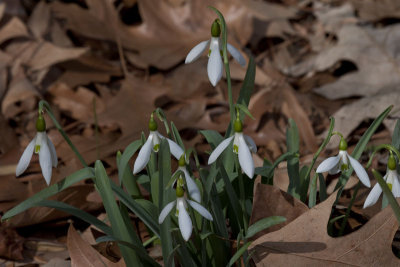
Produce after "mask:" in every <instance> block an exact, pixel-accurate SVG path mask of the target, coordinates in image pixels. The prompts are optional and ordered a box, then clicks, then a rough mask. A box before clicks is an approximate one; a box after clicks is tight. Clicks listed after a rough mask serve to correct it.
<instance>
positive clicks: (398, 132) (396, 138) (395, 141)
mask: <svg viewBox="0 0 400 267" xmlns="http://www.w3.org/2000/svg"><path fill="white" fill-rule="evenodd" d="M392 146H394V148H396V149H397V150H400V119H399V120H397V122H396V126H395V127H394V131H393V136H392Z"/></svg>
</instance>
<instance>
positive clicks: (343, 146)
mask: <svg viewBox="0 0 400 267" xmlns="http://www.w3.org/2000/svg"><path fill="white" fill-rule="evenodd" d="M339 150H342V151H346V150H347V142H346V140H344V138H340V143H339Z"/></svg>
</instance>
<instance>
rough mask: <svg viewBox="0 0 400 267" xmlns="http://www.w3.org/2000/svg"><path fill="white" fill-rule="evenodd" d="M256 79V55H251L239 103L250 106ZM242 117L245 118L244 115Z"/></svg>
mask: <svg viewBox="0 0 400 267" xmlns="http://www.w3.org/2000/svg"><path fill="white" fill-rule="evenodd" d="M255 79H256V63H255V61H254V57H253V56H251V55H250V59H249V64H248V65H247V71H246V75H245V76H244V80H243V84H242V87H241V88H240V92H239V97H238V100H237V103H240V104H244V105H245V106H246V107H248V106H249V102H250V97H251V95H252V93H253V89H254V81H255ZM240 119H243V118H242V117H241V118H240Z"/></svg>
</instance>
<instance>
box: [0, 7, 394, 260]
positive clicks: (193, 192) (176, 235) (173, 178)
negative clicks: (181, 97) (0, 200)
mask: <svg viewBox="0 0 400 267" xmlns="http://www.w3.org/2000/svg"><path fill="white" fill-rule="evenodd" d="M211 9H212V10H214V11H215V12H216V14H217V19H216V20H215V21H214V22H212V23H211V36H210V39H209V40H206V41H203V42H201V43H200V44H198V45H197V46H195V47H194V48H193V49H192V50H191V51H190V52H189V53H188V55H187V58H186V61H185V63H190V62H192V61H194V60H196V59H197V58H199V57H200V56H203V54H204V56H208V58H209V60H208V64H207V73H208V77H209V80H210V82H211V84H212V85H214V86H215V85H216V84H217V83H218V82H219V81H220V80H221V77H222V72H223V70H225V74H226V80H227V84H228V103H229V109H230V122H229V125H228V127H227V130H226V132H225V136H221V135H220V133H218V132H216V131H213V130H203V131H201V134H202V135H203V136H204V137H205V138H206V140H207V142H208V143H209V144H210V147H211V153H210V156H209V160H208V165H206V166H201V165H200V164H199V160H198V158H197V153H196V151H195V150H194V149H192V148H188V149H185V147H184V144H183V142H182V139H181V137H180V135H179V132H178V130H177V129H176V127H175V125H174V124H173V123H172V122H169V121H168V120H167V118H166V116H165V114H164V112H163V111H162V110H161V109H158V108H157V109H155V110H154V112H153V113H151V114H149V125H148V129H145V133H144V134H143V135H142V138H141V139H139V140H136V141H133V142H132V143H131V144H129V145H128V146H127V147H126V148H125V150H124V151H123V153H120V152H118V153H117V155H116V161H117V166H118V182H117V183H115V182H113V180H111V179H110V178H109V177H108V175H107V173H106V171H105V168H104V166H103V163H102V162H101V160H97V161H96V162H95V164H94V166H89V165H88V164H87V162H86V161H85V160H84V158H83V157H82V156H81V154H80V153H79V150H78V148H76V147H75V146H74V145H73V143H72V142H71V140H70V139H69V138H68V136H67V135H66V133H65V132H64V130H63V129H62V128H61V126H60V124H59V123H58V122H57V120H56V119H55V117H54V115H53V112H52V110H51V107H50V105H49V104H48V103H47V102H45V101H43V100H42V101H40V102H39V108H38V118H37V123H36V129H37V134H36V136H35V137H34V139H33V140H32V141H31V142H30V143H29V145H28V146H27V148H26V149H25V151H24V152H23V154H22V156H21V158H20V161H19V163H18V165H17V169H16V175H17V176H19V175H21V174H23V172H24V171H25V170H26V169H27V167H28V165H29V162H30V160H31V157H32V155H33V154H38V155H39V162H40V167H41V169H42V173H43V177H44V179H45V181H46V183H47V185H49V186H48V187H47V188H45V189H43V190H42V191H40V192H39V193H37V194H36V195H34V196H32V197H31V198H29V199H27V200H25V201H24V202H22V203H20V204H19V205H17V206H16V207H14V208H13V209H11V210H10V211H8V212H7V213H6V214H4V216H3V217H2V219H3V220H6V219H10V218H11V217H13V216H15V215H16V214H19V213H21V212H23V211H25V210H27V209H28V208H30V207H33V206H46V207H52V208H56V209H59V210H62V211H66V212H68V213H70V214H72V215H74V216H76V217H79V218H80V219H82V220H84V221H86V222H88V223H89V224H92V225H93V226H96V227H97V228H98V229H100V230H101V231H103V232H104V236H103V237H101V238H99V239H98V240H97V242H104V241H115V242H118V244H119V248H120V251H121V255H122V257H123V258H124V261H125V263H126V265H127V266H160V265H159V264H158V263H157V262H156V261H155V260H154V259H152V258H151V257H150V256H149V255H148V253H147V251H146V247H147V246H150V245H151V244H153V243H160V244H161V247H162V254H163V260H164V265H165V266H175V265H182V266H226V265H229V266H231V265H233V264H235V262H237V261H241V262H242V263H244V264H246V265H247V264H248V263H249V261H250V259H251V253H249V252H248V251H247V248H248V246H249V245H250V244H251V238H252V237H253V236H254V235H255V234H256V233H258V232H260V231H262V230H264V229H266V228H268V227H270V226H273V225H275V224H279V223H282V222H284V221H285V218H283V217H280V216H272V217H268V218H264V219H262V220H259V221H257V222H255V223H254V224H252V225H249V221H250V215H251V212H252V204H253V188H254V181H255V177H256V176H260V177H261V183H264V184H270V185H273V182H274V169H275V167H276V166H277V165H278V164H279V163H281V162H283V161H286V162H287V170H288V176H289V181H290V182H289V186H288V189H287V192H288V193H290V194H291V195H292V196H293V197H295V198H298V199H300V200H301V201H303V202H305V203H308V205H309V207H310V208H311V207H313V206H314V205H316V203H317V197H318V198H319V201H323V200H324V199H325V198H326V197H327V194H326V190H325V188H326V186H325V179H324V176H323V175H322V173H324V172H329V173H330V174H337V173H341V176H340V178H339V180H338V182H337V185H336V190H339V193H338V198H339V197H340V194H341V192H342V190H343V188H344V186H345V184H346V182H347V180H348V179H349V177H350V175H351V174H352V173H353V170H354V171H355V173H356V175H357V176H358V178H359V179H360V182H359V184H358V185H357V187H356V190H355V192H354V195H353V197H354V198H355V196H356V195H357V191H358V188H359V187H360V186H361V185H364V186H367V187H370V179H369V177H368V173H367V171H366V170H367V169H368V168H369V167H370V165H371V162H372V158H373V157H374V155H375V154H376V153H377V152H378V151H380V150H386V151H388V153H389V157H388V164H387V173H386V174H385V175H384V177H383V178H382V177H381V175H380V174H379V173H378V172H377V171H375V170H372V173H373V174H374V176H375V178H376V179H377V180H378V183H377V184H376V185H375V186H374V187H373V189H372V190H371V193H370V194H369V196H368V197H367V200H366V202H365V205H364V206H365V207H367V206H371V205H374V204H375V203H376V202H377V200H378V198H379V196H380V195H381V193H382V191H383V192H384V205H387V203H390V204H391V206H392V208H393V209H394V211H395V213H396V216H397V218H398V219H400V209H399V207H398V205H397V202H396V201H395V198H394V197H399V196H400V184H399V180H398V179H399V178H398V173H397V169H398V164H397V162H398V160H399V159H400V153H399V152H398V149H399V146H400V127H399V123H398V124H397V126H396V130H395V134H394V137H393V143H392V144H384V145H380V146H377V147H373V148H370V150H371V151H372V153H371V157H370V160H369V162H368V163H367V165H366V167H364V166H362V165H361V164H360V163H359V162H358V159H359V158H360V156H361V154H362V153H363V152H364V151H365V150H366V148H367V144H368V141H369V139H370V138H371V136H372V135H373V133H374V132H375V131H376V130H377V128H378V127H379V125H380V124H381V123H382V121H383V120H384V119H385V117H386V116H387V115H388V114H389V112H390V110H391V107H389V108H387V109H386V110H385V111H383V113H382V114H380V115H379V116H378V117H377V119H376V120H375V121H374V122H373V123H372V124H371V126H370V127H369V129H368V130H367V131H366V132H365V133H364V135H363V136H362V137H361V138H360V140H359V142H358V143H357V145H356V147H355V149H354V150H353V151H352V153H351V154H349V153H348V151H347V142H346V140H345V138H344V137H343V136H342V135H341V134H340V133H338V132H334V131H333V128H334V119H333V118H331V124H330V128H329V131H328V134H327V136H326V138H325V140H324V141H323V143H322V145H321V146H320V148H319V149H318V151H317V152H316V153H315V155H314V157H313V160H312V162H311V164H310V165H303V164H301V163H300V160H299V159H300V154H299V143H300V141H299V134H298V130H297V126H296V124H295V122H294V121H293V120H291V119H289V121H288V127H287V132H286V136H287V141H286V142H287V152H286V153H284V154H283V155H281V156H280V157H279V158H278V159H277V160H276V161H275V162H273V163H272V162H270V161H268V160H266V159H265V160H264V163H263V166H257V167H256V166H254V162H253V158H252V153H256V152H257V147H256V144H255V143H254V141H253V140H252V139H251V138H250V137H249V136H247V135H245V127H244V122H245V119H247V118H252V115H251V114H250V112H249V110H248V109H247V106H248V104H249V100H250V96H251V93H252V91H253V87H254V79H255V63H254V59H253V58H252V57H251V56H250V57H249V58H250V59H249V62H248V63H247V72H246V76H245V78H244V82H243V85H242V88H241V90H240V94H239V97H238V99H236V101H235V102H234V100H233V96H232V86H231V78H230V70H229V60H228V52H229V53H230V54H231V55H232V57H233V58H234V59H235V60H237V61H238V62H239V63H240V64H241V65H243V66H245V65H246V60H245V59H244V57H243V56H242V54H241V53H240V52H239V51H238V50H237V49H236V48H235V47H233V46H232V45H230V44H229V43H228V42H227V28H226V24H225V21H224V17H223V16H222V14H221V13H220V12H219V11H218V10H216V9H214V8H212V7H211ZM45 115H47V116H49V118H50V119H51V120H52V121H53V123H54V125H55V127H56V128H57V129H58V130H59V132H60V133H61V134H62V136H63V137H64V139H65V140H66V142H67V143H68V144H69V145H70V147H71V149H72V150H73V151H74V152H75V154H76V155H77V157H78V158H79V160H80V161H81V163H82V165H83V168H82V169H81V170H79V171H77V172H75V173H72V174H70V175H69V176H67V177H65V178H64V179H63V180H61V181H60V182H58V183H55V184H54V183H53V184H51V174H52V168H53V167H57V155H56V150H55V148H54V145H53V143H52V142H51V140H50V139H49V138H48V137H47V135H46V123H45V119H44V116H45ZM159 124H161V125H162V126H163V128H164V129H163V132H165V133H166V136H163V135H162V134H161V133H160V132H159ZM333 135H338V136H339V137H340V144H339V149H338V155H337V156H335V157H330V158H327V159H325V160H323V161H322V162H321V164H320V165H319V166H318V168H315V163H316V161H317V159H318V157H319V154H320V153H321V152H322V150H323V149H324V148H325V146H326V145H327V144H328V142H329V140H330V139H331V137H332V136H333ZM146 136H147V137H146ZM135 154H137V157H136V160H135V162H134V165H133V170H132V169H131V166H130V165H129V161H130V159H131V158H132V157H133V156H134V155H135ZM173 160H176V161H177V162H178V168H177V169H176V170H172V169H171V161H173ZM193 173H198V177H195V176H194V175H193ZM85 179H91V180H92V181H93V183H94V184H95V187H96V189H97V191H98V192H99V194H100V196H101V197H102V199H103V203H104V207H105V211H106V213H107V216H108V221H109V225H108V224H105V223H104V222H103V221H100V220H98V219H97V218H96V217H94V216H92V215H91V214H89V213H86V212H85V211H83V210H79V209H77V208H75V207H73V206H70V205H68V204H65V203H61V202H57V201H50V200H47V199H48V198H49V197H51V196H53V195H55V194H57V193H59V192H60V191H62V190H64V189H66V188H68V187H69V186H71V185H73V184H75V183H77V182H79V181H82V180H85ZM317 179H318V180H319V184H320V187H319V190H317ZM143 190H146V191H147V192H149V195H150V197H149V198H144V197H143V195H142V191H143ZM317 192H319V194H317ZM116 199H117V200H116ZM385 203H386V204H385ZM266 205H275V203H266ZM350 209H351V205H350V206H349V207H348V211H350ZM129 213H134V214H135V215H136V216H137V217H138V218H140V219H141V220H142V221H143V223H144V224H145V225H146V227H147V231H148V232H149V235H150V236H151V237H150V238H149V239H148V240H146V241H143V240H141V239H140V237H139V236H138V234H137V232H138V229H134V227H133V225H132V224H131V222H130V220H129ZM348 215H349V212H348V213H347V214H346V216H345V217H344V218H342V226H343V229H344V226H345V224H346V221H347V218H348ZM399 221H400V220H399ZM341 230H342V229H341ZM342 233H343V231H342Z"/></svg>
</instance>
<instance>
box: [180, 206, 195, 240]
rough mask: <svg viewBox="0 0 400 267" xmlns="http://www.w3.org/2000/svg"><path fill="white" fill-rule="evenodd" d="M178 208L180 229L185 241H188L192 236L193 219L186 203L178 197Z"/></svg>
mask: <svg viewBox="0 0 400 267" xmlns="http://www.w3.org/2000/svg"><path fill="white" fill-rule="evenodd" d="M177 201H178V204H177V209H178V210H179V214H178V222H179V229H180V230H181V234H182V236H183V239H185V241H188V240H189V238H190V236H191V235H192V230H193V226H192V220H191V219H190V216H189V214H188V212H187V211H186V208H185V204H184V201H185V200H183V199H178V200H177Z"/></svg>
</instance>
